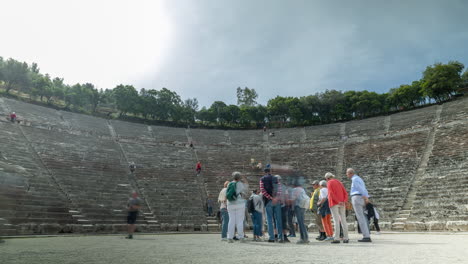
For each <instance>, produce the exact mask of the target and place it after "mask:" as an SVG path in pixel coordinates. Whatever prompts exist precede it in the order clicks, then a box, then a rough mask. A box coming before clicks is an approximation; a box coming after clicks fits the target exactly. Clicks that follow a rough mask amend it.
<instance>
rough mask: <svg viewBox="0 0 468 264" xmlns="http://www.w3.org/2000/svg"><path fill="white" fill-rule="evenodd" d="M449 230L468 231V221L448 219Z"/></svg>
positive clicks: (447, 226)
mask: <svg viewBox="0 0 468 264" xmlns="http://www.w3.org/2000/svg"><path fill="white" fill-rule="evenodd" d="M446 228H447V230H450V231H465V232H466V231H468V221H447V225H446Z"/></svg>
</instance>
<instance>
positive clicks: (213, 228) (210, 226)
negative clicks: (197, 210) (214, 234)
mask: <svg viewBox="0 0 468 264" xmlns="http://www.w3.org/2000/svg"><path fill="white" fill-rule="evenodd" d="M207 227H208V231H219V230H220V229H219V225H218V224H208V225H207Z"/></svg>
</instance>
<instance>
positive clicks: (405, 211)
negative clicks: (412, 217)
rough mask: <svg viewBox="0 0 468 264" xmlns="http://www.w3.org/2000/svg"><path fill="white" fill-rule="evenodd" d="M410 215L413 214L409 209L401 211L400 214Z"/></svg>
mask: <svg viewBox="0 0 468 264" xmlns="http://www.w3.org/2000/svg"><path fill="white" fill-rule="evenodd" d="M410 213H411V210H408V209H404V210H400V214H410Z"/></svg>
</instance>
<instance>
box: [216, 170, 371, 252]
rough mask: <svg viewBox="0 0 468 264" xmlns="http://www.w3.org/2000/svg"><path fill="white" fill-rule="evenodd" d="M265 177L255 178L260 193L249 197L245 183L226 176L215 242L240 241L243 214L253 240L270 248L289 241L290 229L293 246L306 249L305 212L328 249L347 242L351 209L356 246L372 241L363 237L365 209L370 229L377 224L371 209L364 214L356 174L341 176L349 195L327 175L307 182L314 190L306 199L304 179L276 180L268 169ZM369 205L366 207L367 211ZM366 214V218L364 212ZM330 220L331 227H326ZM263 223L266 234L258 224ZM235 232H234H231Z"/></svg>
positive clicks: (365, 199)
mask: <svg viewBox="0 0 468 264" xmlns="http://www.w3.org/2000/svg"><path fill="white" fill-rule="evenodd" d="M264 172H265V175H264V176H263V177H262V178H261V179H260V190H259V191H258V190H253V191H252V193H251V194H249V187H248V183H247V179H246V178H245V177H244V176H242V175H241V173H240V172H234V173H233V174H232V177H233V178H232V181H231V182H229V181H227V182H225V183H224V188H223V189H222V190H221V192H220V193H219V197H218V202H219V203H220V216H221V240H222V241H227V242H229V243H233V242H234V240H240V242H245V241H246V237H247V236H246V235H245V231H244V230H245V227H246V226H245V224H244V223H245V220H246V218H245V217H246V210H247V211H248V213H249V214H250V216H251V218H252V223H253V241H262V238H264V239H265V240H266V241H268V242H271V243H275V242H277V243H287V242H290V240H289V239H288V237H295V236H296V233H295V225H294V222H295V223H296V224H297V226H298V229H299V235H300V238H299V240H298V241H297V243H298V244H308V243H309V242H310V241H309V234H308V229H307V226H306V224H305V221H304V218H305V217H304V216H305V211H306V210H307V209H308V210H310V212H311V213H312V214H313V216H314V217H313V219H314V221H315V224H316V226H317V227H318V230H319V236H317V238H316V239H317V240H319V241H329V242H331V243H333V244H337V243H341V242H343V243H349V236H348V224H347V222H346V214H347V210H349V209H351V205H352V208H353V209H354V212H355V215H356V219H357V221H358V223H359V228H360V230H361V232H362V235H363V238H362V239H359V240H358V242H372V240H371V237H370V232H369V219H368V216H369V214H370V213H369V210H373V211H372V216H373V217H374V224H376V223H377V224H376V228H377V231H379V229H378V222H376V220H377V219H378V215H377V218H376V216H375V213H376V211H375V209H374V208H373V207H372V209H369V207H370V206H371V204H370V202H369V194H368V192H367V189H366V186H365V183H364V181H363V180H362V178H361V177H359V176H358V175H356V173H355V171H354V170H353V169H352V168H349V169H347V170H346V176H347V177H348V178H349V179H350V180H351V190H350V192H349V194H348V191H347V190H346V188H345V187H344V185H343V183H342V182H341V181H339V180H337V179H336V178H335V175H333V174H332V173H330V172H327V173H326V174H325V177H324V180H322V181H313V182H312V186H313V188H314V191H313V192H312V193H311V197H309V196H308V195H307V193H306V190H305V189H304V188H303V187H302V185H303V184H304V182H305V180H304V178H303V177H300V176H298V175H295V177H290V178H289V179H288V180H285V181H282V178H281V176H280V175H275V176H273V175H272V174H271V168H270V167H269V166H268V167H266V168H265V169H264ZM369 205H370V206H369ZM366 209H367V210H368V212H367V214H366V213H365V211H366ZM332 219H333V222H334V225H333V226H332ZM265 220H266V223H267V230H266V232H265V233H266V234H265V235H264V232H263V223H264V222H265ZM236 232H237V233H236Z"/></svg>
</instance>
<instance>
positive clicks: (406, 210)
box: [392, 105, 442, 231]
mask: <svg viewBox="0 0 468 264" xmlns="http://www.w3.org/2000/svg"><path fill="white" fill-rule="evenodd" d="M441 112H442V105H439V106H438V107H437V109H436V116H435V118H434V121H433V127H432V128H431V130H430V131H429V135H428V138H427V143H426V149H425V150H424V153H423V155H422V157H421V163H420V165H419V167H418V169H417V170H416V175H415V177H414V179H413V182H412V183H411V185H410V187H409V190H408V194H407V196H406V200H405V203H404V205H403V207H402V208H401V210H400V211H399V212H398V215H397V217H396V218H395V219H394V222H393V223H392V230H396V231H403V230H406V227H405V226H406V222H407V221H408V218H409V217H410V215H411V211H412V209H413V202H414V200H415V199H416V193H417V191H418V190H419V188H420V185H421V178H422V177H423V176H424V174H426V169H427V164H428V162H429V158H430V156H431V154H432V149H433V148H434V142H435V135H436V131H437V125H438V123H439V121H440V114H441Z"/></svg>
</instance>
